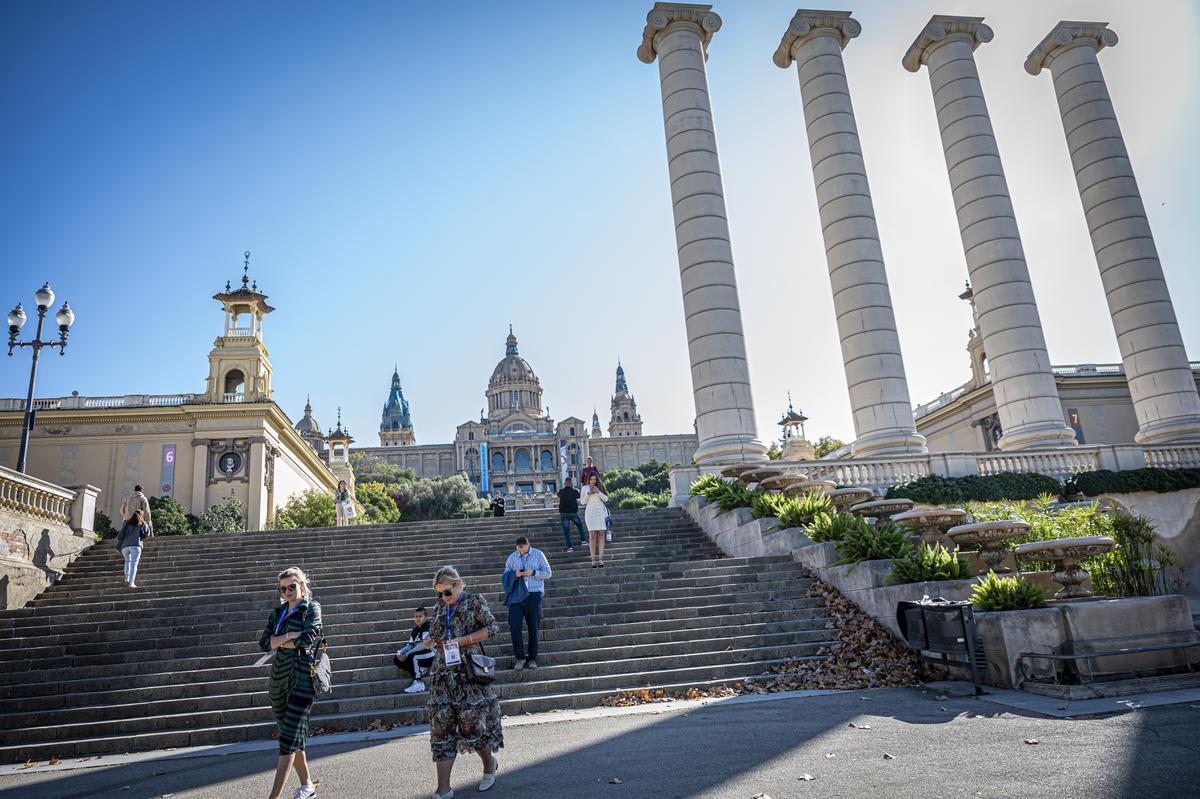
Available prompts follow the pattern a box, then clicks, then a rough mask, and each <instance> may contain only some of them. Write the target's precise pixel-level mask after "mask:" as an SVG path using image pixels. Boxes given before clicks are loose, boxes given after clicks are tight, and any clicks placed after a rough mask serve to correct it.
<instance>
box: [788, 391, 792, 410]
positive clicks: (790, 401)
mask: <svg viewBox="0 0 1200 799" xmlns="http://www.w3.org/2000/svg"><path fill="white" fill-rule="evenodd" d="M787 395H788V413H791V412H792V392H790V391H789V392H788V393H787Z"/></svg>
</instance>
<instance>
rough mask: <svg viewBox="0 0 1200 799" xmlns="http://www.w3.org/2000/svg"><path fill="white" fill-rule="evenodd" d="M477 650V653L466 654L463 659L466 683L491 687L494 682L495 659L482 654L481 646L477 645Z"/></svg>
mask: <svg viewBox="0 0 1200 799" xmlns="http://www.w3.org/2000/svg"><path fill="white" fill-rule="evenodd" d="M479 649H480V651H479V652H467V653H466V657H464V658H463V661H462V662H463V669H464V671H465V672H466V675H467V682H469V683H472V684H473V685H491V684H492V683H494V682H495V681H496V659H495V658H492V657H488V656H487V655H486V654H484V653H483V651H482V650H483V644H479Z"/></svg>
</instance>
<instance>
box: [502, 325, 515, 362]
mask: <svg viewBox="0 0 1200 799" xmlns="http://www.w3.org/2000/svg"><path fill="white" fill-rule="evenodd" d="M504 354H505V355H516V354H517V337H516V336H514V335H513V329H512V323H511V322H510V323H509V325H508V338H507V339H506V340H505V342H504Z"/></svg>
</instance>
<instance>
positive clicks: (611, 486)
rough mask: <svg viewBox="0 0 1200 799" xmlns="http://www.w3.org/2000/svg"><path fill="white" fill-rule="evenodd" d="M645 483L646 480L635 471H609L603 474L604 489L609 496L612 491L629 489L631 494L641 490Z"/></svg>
mask: <svg viewBox="0 0 1200 799" xmlns="http://www.w3.org/2000/svg"><path fill="white" fill-rule="evenodd" d="M645 482H646V478H645V477H644V476H643V475H642V473H641V472H639V471H637V470H636V469H622V468H616V469H609V470H608V471H607V472H605V473H604V487H605V488H607V489H608V492H609V493H610V494H611V493H612V492H614V491H620V490H621V489H629V490H630V491H633V492H639V491H641V490H642V484H643V483H645Z"/></svg>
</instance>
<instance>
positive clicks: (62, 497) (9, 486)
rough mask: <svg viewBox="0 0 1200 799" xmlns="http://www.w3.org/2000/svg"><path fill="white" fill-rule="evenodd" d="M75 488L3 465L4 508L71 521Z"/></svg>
mask: <svg viewBox="0 0 1200 799" xmlns="http://www.w3.org/2000/svg"><path fill="white" fill-rule="evenodd" d="M74 501H75V492H74V491H71V490H69V489H66V488H62V487H60V486H56V485H54V484H53V483H47V482H45V481H44V480H38V479H37V478H36V477H30V476H29V475H25V474H21V473H20V472H15V471H13V470H12V469H8V468H6V467H3V466H0V508H3V509H4V510H7V511H11V512H13V513H18V514H21V515H23V516H31V517H33V518H34V519H44V520H46V521H51V522H56V523H58V524H69V523H70V521H71V503H73V502H74Z"/></svg>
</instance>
